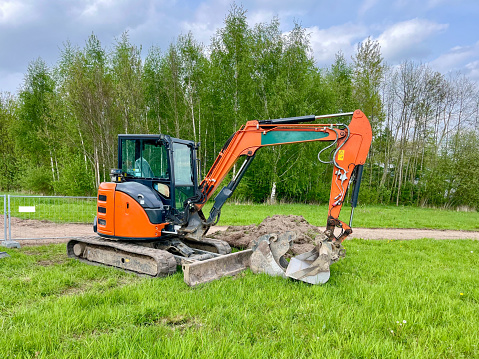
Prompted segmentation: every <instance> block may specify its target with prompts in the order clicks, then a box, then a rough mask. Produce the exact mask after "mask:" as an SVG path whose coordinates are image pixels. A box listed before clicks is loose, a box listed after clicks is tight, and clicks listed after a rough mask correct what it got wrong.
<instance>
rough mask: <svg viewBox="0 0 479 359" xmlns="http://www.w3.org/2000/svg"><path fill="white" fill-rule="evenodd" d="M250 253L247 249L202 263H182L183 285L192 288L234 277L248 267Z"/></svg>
mask: <svg viewBox="0 0 479 359" xmlns="http://www.w3.org/2000/svg"><path fill="white" fill-rule="evenodd" d="M251 253H253V251H252V250H251V249H247V250H244V251H241V252H236V253H231V254H226V255H222V256H219V257H216V258H211V259H207V260H204V261H198V262H193V263H184V264H183V275H184V280H185V283H186V284H188V285H189V286H192V287H193V286H195V285H198V284H201V283H207V282H211V281H213V280H215V279H219V278H221V277H224V276H232V275H236V274H238V273H240V272H242V271H244V270H245V269H247V268H248V267H249V263H250V257H251Z"/></svg>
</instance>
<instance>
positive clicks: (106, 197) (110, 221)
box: [97, 182, 116, 236]
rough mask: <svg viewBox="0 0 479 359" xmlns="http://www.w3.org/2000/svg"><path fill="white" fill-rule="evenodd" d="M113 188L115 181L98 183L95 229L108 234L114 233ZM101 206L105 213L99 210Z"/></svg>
mask: <svg viewBox="0 0 479 359" xmlns="http://www.w3.org/2000/svg"><path fill="white" fill-rule="evenodd" d="M115 188H116V183H110V182H103V183H100V187H99V188H98V197H97V231H98V233H102V234H106V235H108V236H113V235H114V234H115V223H114V218H115ZM101 208H104V211H105V213H102V212H100V210H101ZM103 221H104V222H103Z"/></svg>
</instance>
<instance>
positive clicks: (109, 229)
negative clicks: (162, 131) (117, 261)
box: [95, 135, 198, 240]
mask: <svg viewBox="0 0 479 359" xmlns="http://www.w3.org/2000/svg"><path fill="white" fill-rule="evenodd" d="M197 147H198V146H197V145H196V144H195V142H193V141H186V140H181V139H177V138H172V137H170V136H167V135H118V169H114V170H112V171H111V174H110V175H111V182H104V183H102V184H101V185H100V188H99V191H98V193H99V195H98V211H97V220H96V226H95V228H96V232H97V233H98V234H99V235H100V236H102V237H107V238H109V239H122V240H128V239H132V240H152V239H156V238H157V237H159V236H161V231H162V230H170V231H172V230H173V228H171V227H172V226H171V223H172V222H175V221H174V220H172V218H175V217H176V218H178V217H181V216H184V215H185V204H186V201H187V200H188V199H189V198H191V197H194V196H195V194H196V191H197V188H198V177H197V169H196V151H197ZM178 221H180V220H177V222H178Z"/></svg>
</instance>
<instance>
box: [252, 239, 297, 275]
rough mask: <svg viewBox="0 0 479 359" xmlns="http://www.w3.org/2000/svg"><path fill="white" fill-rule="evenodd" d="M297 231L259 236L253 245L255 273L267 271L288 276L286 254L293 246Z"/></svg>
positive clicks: (271, 273) (253, 269)
mask: <svg viewBox="0 0 479 359" xmlns="http://www.w3.org/2000/svg"><path fill="white" fill-rule="evenodd" d="M295 238H296V233H294V232H286V233H281V234H276V233H270V234H265V235H264V236H261V237H259V238H258V239H257V240H256V241H255V242H254V245H253V248H252V250H253V253H252V254H251V261H250V268H251V271H252V272H253V273H266V274H269V275H272V276H280V277H284V278H286V274H285V271H286V268H287V267H288V261H287V260H286V259H285V258H284V255H285V254H286V252H288V250H289V249H290V248H291V245H292V243H293V240H294V239H295Z"/></svg>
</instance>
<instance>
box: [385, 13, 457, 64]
mask: <svg viewBox="0 0 479 359" xmlns="http://www.w3.org/2000/svg"><path fill="white" fill-rule="evenodd" d="M447 28H448V24H438V23H435V22H432V21H429V20H425V19H417V18H416V19H412V20H408V21H403V22H399V23H396V24H394V25H392V26H391V27H389V28H388V29H386V30H385V31H384V32H383V33H382V34H381V35H379V37H378V38H377V39H376V40H377V41H378V42H379V44H380V45H381V51H382V54H383V56H384V57H385V58H386V59H387V60H389V61H392V62H395V61H400V60H402V59H406V58H423V57H425V56H427V55H428V54H429V52H430V49H429V48H428V47H427V46H426V45H425V44H424V42H425V41H426V40H427V39H428V38H430V37H432V36H434V35H436V34H439V33H441V32H443V31H445V30H446V29H447Z"/></svg>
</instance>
